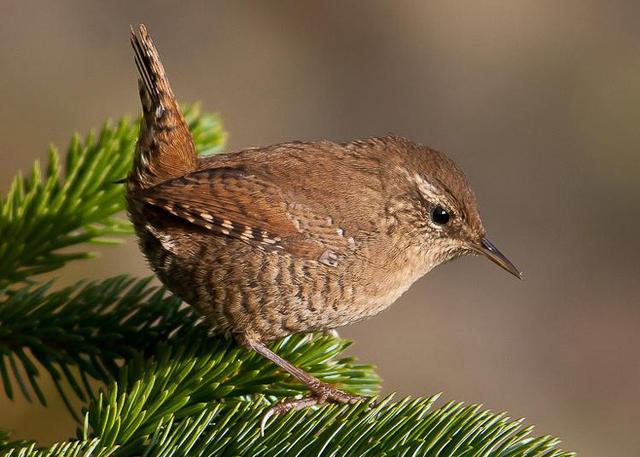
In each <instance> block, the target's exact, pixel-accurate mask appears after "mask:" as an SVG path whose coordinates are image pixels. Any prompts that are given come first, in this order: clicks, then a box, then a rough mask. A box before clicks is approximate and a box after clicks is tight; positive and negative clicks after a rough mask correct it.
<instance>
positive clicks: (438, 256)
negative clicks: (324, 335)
mask: <svg viewBox="0 0 640 457" xmlns="http://www.w3.org/2000/svg"><path fill="white" fill-rule="evenodd" d="M131 43H132V45H133V49H134V54H135V62H136V65H137V68H138V72H139V84H138V86H139V92H140V98H141V101H142V109H143V117H142V121H141V127H140V135H139V138H138V142H137V146H136V151H135V157H134V164H133V169H132V170H131V173H130V174H129V176H128V177H127V179H126V185H127V203H128V211H129V216H130V218H131V220H132V222H133V224H134V226H135V231H136V233H137V236H138V239H139V245H140V248H141V250H142V252H143V253H144V255H145V256H146V258H147V259H148V262H149V264H150V266H151V268H152V269H153V270H154V272H155V273H156V274H157V276H158V278H159V279H160V281H162V283H164V284H165V285H166V287H167V288H169V289H170V290H171V291H172V292H174V293H175V294H176V295H178V296H179V297H181V298H182V299H183V300H184V301H185V302H187V303H189V304H190V305H192V306H194V307H195V308H197V309H198V310H199V311H200V312H201V313H202V314H203V315H204V316H205V317H206V318H207V320H208V321H209V322H210V324H211V326H212V329H213V330H214V331H216V332H219V333H221V334H224V335H226V336H228V337H232V338H234V339H235V340H237V341H238V342H239V343H240V344H242V345H244V346H246V347H247V348H249V349H250V350H254V351H256V352H258V353H259V354H261V355H262V356H264V357H266V358H268V359H269V360H271V361H272V362H274V363H275V364H277V365H278V366H279V367H280V368H281V369H283V370H285V371H286V372H288V373H289V374H290V375H291V376H293V377H294V378H296V379H297V380H299V381H300V382H302V383H304V384H305V385H306V386H307V387H308V389H309V396H308V397H305V398H302V399H296V400H289V401H285V402H283V403H280V404H278V405H276V406H274V407H273V408H272V409H271V410H270V412H269V413H268V415H267V416H266V417H268V416H269V415H271V414H273V413H280V412H284V411H287V410H289V409H294V408H301V407H306V406H309V405H313V404H316V403H322V402H327V401H330V402H341V403H353V402H356V401H359V400H361V399H362V398H361V397H357V396H353V395H350V394H347V393H345V392H343V391H341V390H339V389H338V388H336V387H335V386H333V385H330V384H327V383H324V382H322V381H320V380H318V379H316V378H314V377H313V376H311V375H309V374H308V373H306V372H305V371H304V370H302V369H300V368H299V367H297V366H295V365H293V364H291V363H289V362H288V361H286V360H284V359H283V358H281V357H280V356H278V355H277V354H276V353H274V352H273V351H271V350H270V349H269V348H268V347H267V346H266V345H265V344H266V343H267V342H269V341H272V340H274V339H277V338H282V337H284V336H287V335H291V334H293V333H299V332H316V331H331V330H333V329H335V328H336V327H340V326H343V325H347V324H351V323H354V322H357V321H359V320H361V319H364V318H367V317H370V316H373V315H375V314H377V313H379V312H380V311H382V310H383V309H385V308H387V307H388V306H389V305H391V304H392V303H393V302H394V301H395V300H396V299H397V298H398V297H399V296H400V295H401V294H402V293H403V292H404V291H406V290H407V289H408V288H409V286H411V284H412V283H413V282H414V281H416V280H417V279H418V278H420V277H421V276H423V275H424V274H425V273H427V272H428V271H429V270H431V269H432V268H434V267H435V266H437V265H439V264H441V263H443V262H446V261H448V260H451V259H453V258H455V257H458V256H462V255H467V254H481V255H484V256H486V257H488V258H489V259H490V260H492V261H494V262H495V263H497V264H498V265H499V266H501V267H502V268H504V269H505V270H507V271H508V272H510V273H512V274H514V275H515V276H517V277H520V272H519V271H518V269H517V268H516V267H515V266H514V265H513V264H512V263H511V262H510V261H509V260H508V259H507V258H506V257H505V256H504V255H502V254H501V253H500V251H498V249H496V247H495V246H494V245H493V244H491V243H490V242H489V241H488V240H487V238H486V237H485V229H484V227H483V225H482V222H481V220H480V217H479V215H478V210H477V206H476V200H475V197H474V194H473V192H472V191H471V188H470V187H469V183H468V182H467V179H466V178H465V176H464V175H463V174H462V172H461V171H460V169H459V168H458V167H457V166H456V164H455V163H454V162H453V161H452V160H451V159H449V158H448V157H447V156H446V155H445V154H443V153H442V152H439V151H436V150H434V149H431V148H429V147H427V146H423V145H421V144H417V143H414V142H412V141H410V140H407V139H405V138H400V137H397V136H384V137H379V138H366V139H361V140H355V141H351V142H348V143H334V142H331V141H293V142H290V143H282V144H276V145H273V146H266V147H257V148H250V149H245V150H242V151H239V152H234V153H228V154H221V155H213V156H207V157H199V156H198V154H197V152H196V148H195V146H194V142H193V139H192V138H191V135H190V133H189V129H188V126H187V124H186V122H185V119H184V117H183V115H182V112H181V110H180V107H179V106H178V104H177V102H176V99H175V97H174V95H173V92H172V90H171V87H170V86H169V81H168V79H167V76H166V74H165V71H164V68H163V66H162V63H161V62H160V58H159V56H158V52H157V50H156V48H155V47H154V45H153V42H152V41H151V38H150V37H149V35H148V33H147V31H146V28H145V26H144V25H140V26H139V28H138V33H135V31H134V30H133V29H132V32H131Z"/></svg>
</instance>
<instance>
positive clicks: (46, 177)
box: [0, 106, 225, 290]
mask: <svg viewBox="0 0 640 457" xmlns="http://www.w3.org/2000/svg"><path fill="white" fill-rule="evenodd" d="M185 118H186V119H187V122H188V123H189V128H190V129H191V131H192V133H193V137H194V141H195V143H196V147H197V148H198V150H199V151H200V152H201V153H203V154H211V153H216V152H219V151H220V150H221V148H222V146H223V144H224V140H225V134H224V131H223V130H222V127H221V124H220V122H219V119H218V118H217V117H216V116H213V115H207V114H205V115H200V113H199V110H198V107H197V106H191V107H187V108H186V109H185ZM137 135H138V122H131V121H129V120H127V118H123V119H121V120H120V121H119V122H117V123H116V124H115V125H114V124H112V123H110V122H107V123H105V124H104V126H103V127H102V129H101V131H100V133H99V134H98V135H94V134H93V133H90V134H89V135H87V136H86V137H85V138H84V139H80V136H79V135H77V134H76V135H74V136H73V138H72V139H71V143H70V144H69V147H68V149H67V153H66V161H65V165H64V167H63V166H61V165H60V156H59V154H58V151H57V150H56V148H55V147H54V146H51V147H50V148H49V159H48V163H47V165H46V167H45V169H44V172H43V171H42V168H41V166H40V164H39V162H35V163H34V165H33V167H32V169H31V173H30V175H29V177H28V178H24V177H22V176H21V175H18V176H17V177H16V178H15V179H14V181H13V183H12V184H11V186H10V187H9V191H8V193H7V195H6V197H4V198H2V199H0V290H1V289H2V288H6V287H7V286H8V285H10V284H12V283H16V282H19V281H24V280H26V279H27V278H30V277H32V276H34V275H37V274H40V273H45V272H47V271H51V270H55V269H57V268H60V267H62V266H63V265H64V264H65V263H66V262H68V261H70V260H75V259H84V258H87V257H90V256H91V254H90V253H87V252H84V251H69V250H67V249H66V248H69V247H72V246H75V245H78V244H80V243H107V244H110V243H114V242H117V238H114V237H118V236H120V235H122V234H126V233H130V226H129V222H128V221H126V219H123V218H121V217H118V216H117V214H118V213H120V212H122V210H123V209H124V188H123V185H122V184H117V181H119V180H121V179H123V178H125V177H126V176H127V174H128V173H129V170H130V169H131V160H132V157H133V149H134V145H135V141H136V137H137Z"/></svg>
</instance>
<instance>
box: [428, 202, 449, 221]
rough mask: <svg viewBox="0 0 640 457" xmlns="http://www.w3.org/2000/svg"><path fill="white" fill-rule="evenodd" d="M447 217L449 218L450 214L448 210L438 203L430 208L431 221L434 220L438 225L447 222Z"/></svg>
mask: <svg viewBox="0 0 640 457" xmlns="http://www.w3.org/2000/svg"><path fill="white" fill-rule="evenodd" d="M449 219H451V215H450V214H449V212H448V211H447V210H446V209H444V208H443V207H442V206H440V205H436V206H435V207H434V208H433V209H432V210H431V220H432V221H433V222H435V223H436V224H438V225H444V224H446V223H447V222H449Z"/></svg>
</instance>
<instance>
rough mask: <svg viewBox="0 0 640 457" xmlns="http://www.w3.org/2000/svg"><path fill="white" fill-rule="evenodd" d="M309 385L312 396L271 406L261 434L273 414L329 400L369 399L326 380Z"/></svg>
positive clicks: (263, 419)
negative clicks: (347, 391)
mask: <svg viewBox="0 0 640 457" xmlns="http://www.w3.org/2000/svg"><path fill="white" fill-rule="evenodd" d="M309 387H310V389H311V395H310V396H308V397H303V398H298V399H291V400H283V401H281V402H280V403H277V404H275V405H273V406H272V407H271V408H269V409H268V410H267V412H266V413H265V414H264V416H262V420H261V421H260V435H261V436H264V431H265V428H266V426H267V421H268V420H269V419H270V418H271V417H272V416H275V415H279V414H284V413H287V412H289V411H291V410H293V411H297V410H299V409H304V408H308V407H310V406H315V405H321V404H323V403H327V402H331V403H342V404H354V403H358V402H360V401H364V400H367V399H368V397H362V396H358V395H351V394H348V393H346V392H343V391H341V390H339V389H337V388H335V387H333V386H332V385H331V384H327V383H324V382H323V383H318V384H316V385H313V386H309Z"/></svg>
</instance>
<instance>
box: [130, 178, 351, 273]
mask: <svg viewBox="0 0 640 457" xmlns="http://www.w3.org/2000/svg"><path fill="white" fill-rule="evenodd" d="M131 197H133V198H134V199H136V200H138V201H140V202H142V203H143V204H146V205H151V206H154V207H158V208H161V209H163V210H165V211H167V212H169V213H171V214H172V215H174V216H176V217H178V218H180V219H182V220H183V221H186V222H188V223H191V224H194V225H197V226H199V227H202V228H204V229H206V230H208V231H210V232H211V233H212V234H214V235H217V236H228V237H232V238H236V239H239V240H241V241H243V242H245V243H248V244H250V245H253V246H255V247H257V248H259V249H263V250H269V251H281V252H283V253H288V254H290V255H293V256H295V257H298V258H304V259H310V260H317V261H319V262H321V263H324V264H326V265H329V266H336V265H337V264H338V262H339V259H340V257H341V255H342V254H344V250H345V249H351V248H353V247H355V246H353V245H354V242H353V240H351V239H348V238H347V237H345V236H344V233H341V230H340V229H339V228H337V227H333V226H332V221H331V220H330V219H328V218H326V217H321V216H316V215H314V214H313V213H312V212H310V211H309V210H308V209H306V208H305V207H304V206H303V205H298V204H296V203H295V202H292V201H290V199H285V198H284V196H283V193H282V190H281V189H280V188H279V187H278V186H276V185H275V184H273V183H270V182H268V181H266V180H265V179H263V178H261V177H258V176H256V175H254V174H252V173H251V172H250V171H248V170H246V169H245V168H243V167H221V168H210V169H204V170H199V171H196V172H193V173H189V174H187V175H185V176H182V177H180V178H175V179H171V180H168V181H165V182H162V183H160V184H158V185H156V186H154V187H151V188H148V189H143V190H140V191H137V192H135V193H133V194H132V195H131Z"/></svg>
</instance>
